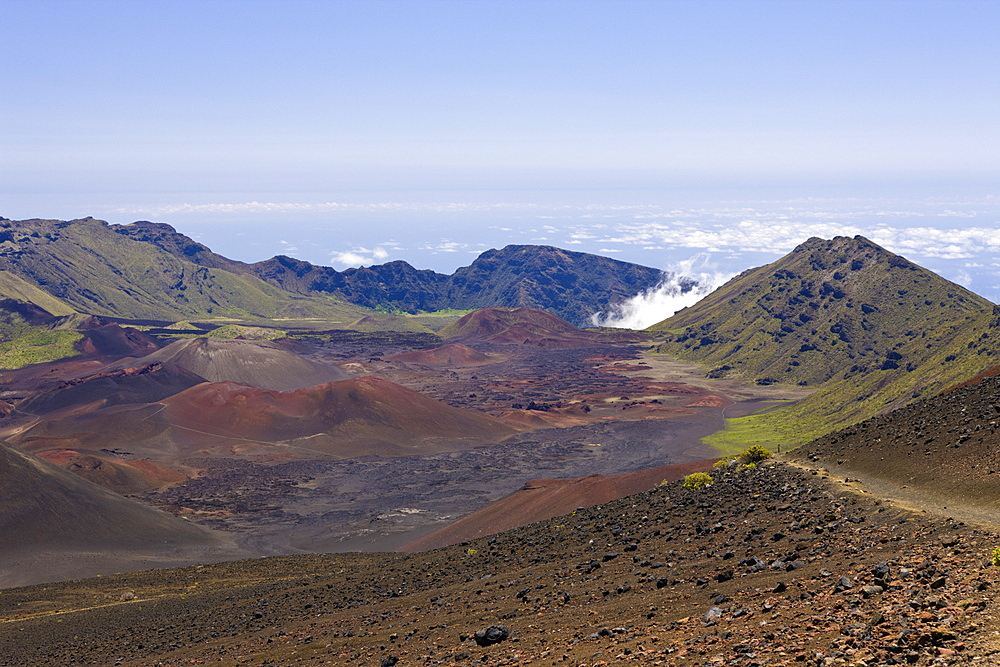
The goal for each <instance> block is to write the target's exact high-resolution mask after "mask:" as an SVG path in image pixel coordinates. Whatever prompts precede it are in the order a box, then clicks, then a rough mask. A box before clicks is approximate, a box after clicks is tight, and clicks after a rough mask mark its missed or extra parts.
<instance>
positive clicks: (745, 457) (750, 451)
mask: <svg viewBox="0 0 1000 667" xmlns="http://www.w3.org/2000/svg"><path fill="white" fill-rule="evenodd" d="M769 458H771V452H769V451H767V450H766V449H764V448H763V447H761V446H760V445H750V446H749V447H747V448H746V449H745V450H743V453H742V454H740V463H744V464H745V463H760V462H761V461H763V460H764V459H769Z"/></svg>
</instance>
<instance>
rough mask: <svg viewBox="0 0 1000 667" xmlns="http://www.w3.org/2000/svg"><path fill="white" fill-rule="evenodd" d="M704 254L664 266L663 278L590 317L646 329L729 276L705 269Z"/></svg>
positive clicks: (605, 323)
mask: <svg viewBox="0 0 1000 667" xmlns="http://www.w3.org/2000/svg"><path fill="white" fill-rule="evenodd" d="M707 263H708V256H707V255H704V254H702V255H696V256H694V257H692V258H691V259H687V260H684V261H683V262H678V263H677V264H676V265H673V266H670V267H668V268H667V271H668V273H667V274H666V277H665V278H664V280H663V282H661V283H660V284H659V285H657V286H656V287H654V288H652V289H648V290H646V291H644V292H640V293H639V294H636V295H635V296H634V297H632V298H631V299H629V300H627V301H623V302H622V303H620V304H618V305H616V306H614V307H612V308H611V310H609V311H608V312H605V313H597V314H595V315H594V316H593V317H591V321H592V322H593V323H594V324H595V325H597V326H601V327H616V328H618V329H645V328H646V327H648V326H651V325H653V324H656V323H657V322H660V321H662V320H665V319H666V318H668V317H670V316H671V315H673V314H674V313H676V312H677V311H678V310H680V309H681V308H685V307H687V306H690V305H693V304H694V303H696V302H698V301H699V300H700V299H701V298H702V297H704V296H706V295H708V294H709V293H711V292H712V291H714V290H715V289H716V288H717V287H719V286H720V285H722V284H723V283H724V282H726V281H727V280H729V279H730V278H731V277H732V276H733V275H735V274H732V273H721V272H718V271H711V270H708V269H709V267H708V266H707Z"/></svg>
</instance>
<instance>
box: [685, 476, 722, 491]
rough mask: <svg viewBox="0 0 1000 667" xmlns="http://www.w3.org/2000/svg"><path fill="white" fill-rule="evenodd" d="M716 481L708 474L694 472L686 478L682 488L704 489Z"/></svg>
mask: <svg viewBox="0 0 1000 667" xmlns="http://www.w3.org/2000/svg"><path fill="white" fill-rule="evenodd" d="M714 481H715V480H713V479H712V476H711V475H709V474H708V473H707V472H693V473H691V474H690V475H688V476H687V477H685V478H684V483H683V484H682V486H683V487H684V488H685V489H695V490H698V489H703V488H705V487H706V486H708V485H709V484H711V483H712V482H714Z"/></svg>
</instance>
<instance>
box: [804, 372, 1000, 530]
mask: <svg viewBox="0 0 1000 667" xmlns="http://www.w3.org/2000/svg"><path fill="white" fill-rule="evenodd" d="M998 396H1000V377H998V376H991V377H986V378H983V379H982V380H981V381H979V382H977V383H975V384H971V385H968V386H964V387H959V388H957V389H953V390H951V391H948V392H946V393H943V394H940V395H938V396H934V397H931V398H927V399H924V400H921V401H917V402H915V403H912V404H910V405H908V406H906V407H903V408H900V409H898V410H895V411H893V412H890V413H888V414H885V415H881V416H878V417H875V418H873V419H869V420H867V421H864V422H861V423H859V424H855V425H854V426H850V427H848V428H845V429H842V430H840V431H837V432H834V433H831V434H829V435H827V436H824V437H822V438H819V439H818V440H816V441H815V442H812V443H809V444H808V445H804V446H803V447H801V448H799V449H797V450H796V451H795V452H793V453H792V454H791V456H792V457H793V458H794V459H796V460H806V461H810V462H813V463H820V464H822V465H825V466H827V467H828V468H829V469H830V471H831V472H832V473H834V474H838V475H843V476H850V477H852V478H859V479H861V480H862V481H863V482H865V484H866V485H869V484H870V485H874V488H875V490H877V491H879V490H880V491H882V492H884V493H886V494H888V495H891V496H900V497H904V498H910V499H911V502H914V503H920V504H924V503H936V504H938V505H941V506H947V507H948V512H950V513H954V515H955V516H958V515H959V514H958V513H959V512H960V511H965V512H968V513H970V514H971V515H974V516H975V517H978V518H979V519H980V520H983V521H986V522H987V523H990V524H992V525H1000V515H997V514H996V512H995V509H996V507H997V506H998V503H1000V403H998V401H997V397H998Z"/></svg>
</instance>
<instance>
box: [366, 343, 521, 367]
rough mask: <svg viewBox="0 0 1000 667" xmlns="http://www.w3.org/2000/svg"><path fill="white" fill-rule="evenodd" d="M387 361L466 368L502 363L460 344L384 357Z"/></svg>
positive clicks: (495, 357)
mask: <svg viewBox="0 0 1000 667" xmlns="http://www.w3.org/2000/svg"><path fill="white" fill-rule="evenodd" d="M386 359H388V360H389V361H402V362H404V363H408V364H422V365H424V366H444V367H468V366H483V365H485V364H495V363H498V362H501V361H503V360H504V359H503V357H500V356H498V355H489V354H484V353H482V352H480V351H478V350H473V349H472V348H471V347H469V346H468V345H462V344H461V343H448V344H447V345H442V346H441V347H435V348H434V349H432V350H413V351H412V352H401V353H399V354H393V355H390V356H388V357H386Z"/></svg>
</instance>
